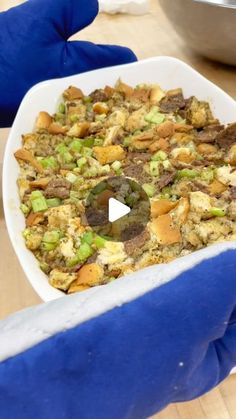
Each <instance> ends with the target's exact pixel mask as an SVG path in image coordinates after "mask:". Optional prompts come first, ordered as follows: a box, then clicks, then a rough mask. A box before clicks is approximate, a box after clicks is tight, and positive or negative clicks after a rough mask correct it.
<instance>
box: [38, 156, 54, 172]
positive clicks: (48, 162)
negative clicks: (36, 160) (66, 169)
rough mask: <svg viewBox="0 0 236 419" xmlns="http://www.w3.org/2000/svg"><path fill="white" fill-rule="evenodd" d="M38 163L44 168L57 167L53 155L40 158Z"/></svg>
mask: <svg viewBox="0 0 236 419" xmlns="http://www.w3.org/2000/svg"><path fill="white" fill-rule="evenodd" d="M40 163H41V165H42V166H43V168H44V169H57V167H58V163H57V161H56V159H55V157H53V156H50V157H46V158H45V159H41V160H40Z"/></svg>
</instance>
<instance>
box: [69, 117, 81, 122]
mask: <svg viewBox="0 0 236 419" xmlns="http://www.w3.org/2000/svg"><path fill="white" fill-rule="evenodd" d="M78 119H79V117H78V115H70V121H71V122H73V123H74V122H77V121H78Z"/></svg>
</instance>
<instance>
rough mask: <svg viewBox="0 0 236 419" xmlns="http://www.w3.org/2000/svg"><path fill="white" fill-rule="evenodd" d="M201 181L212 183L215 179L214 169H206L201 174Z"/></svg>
mask: <svg viewBox="0 0 236 419" xmlns="http://www.w3.org/2000/svg"><path fill="white" fill-rule="evenodd" d="M201 179H202V180H206V181H207V182H208V181H209V182H211V181H212V180H213V179H214V171H213V170H212V169H205V170H203V171H202V172H201Z"/></svg>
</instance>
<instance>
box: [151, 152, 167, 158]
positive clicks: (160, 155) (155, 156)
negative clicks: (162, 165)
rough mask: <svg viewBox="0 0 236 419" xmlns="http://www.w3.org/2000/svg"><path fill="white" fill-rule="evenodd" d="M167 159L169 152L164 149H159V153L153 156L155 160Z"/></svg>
mask: <svg viewBox="0 0 236 419" xmlns="http://www.w3.org/2000/svg"><path fill="white" fill-rule="evenodd" d="M166 159H167V154H166V153H165V152H164V151H162V150H159V151H158V152H157V153H155V154H154V155H153V156H152V157H151V160H153V161H164V160H166Z"/></svg>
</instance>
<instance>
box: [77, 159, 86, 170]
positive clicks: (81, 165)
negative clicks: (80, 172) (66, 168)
mask: <svg viewBox="0 0 236 419" xmlns="http://www.w3.org/2000/svg"><path fill="white" fill-rule="evenodd" d="M86 163H87V159H86V158H85V157H81V158H80V159H79V160H77V166H78V167H79V168H80V169H82V167H83V166H84V165H85V164H86Z"/></svg>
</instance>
